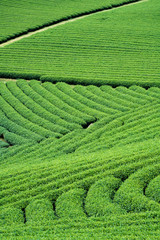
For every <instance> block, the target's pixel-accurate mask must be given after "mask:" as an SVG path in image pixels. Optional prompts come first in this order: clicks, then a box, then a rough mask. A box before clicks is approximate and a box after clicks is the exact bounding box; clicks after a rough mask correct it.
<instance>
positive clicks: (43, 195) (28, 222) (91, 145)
mask: <svg viewBox="0 0 160 240" xmlns="http://www.w3.org/2000/svg"><path fill="white" fill-rule="evenodd" d="M159 93H160V89H159V88H156V87H152V88H148V89H144V88H141V87H138V86H131V87H129V88H126V87H122V86H121V87H117V88H112V87H110V86H107V85H105V86H101V87H95V86H91V85H90V86H86V87H84V86H80V85H76V86H70V85H68V84H66V83H57V84H55V85H53V84H52V83H40V82H38V81H35V80H33V81H30V82H26V81H23V80H19V81H17V82H7V83H6V84H4V83H1V84H0V109H1V110H0V111H1V114H0V125H1V128H0V129H1V138H4V140H5V141H6V142H4V141H3V144H2V146H1V149H0V153H1V157H0V161H1V169H2V170H1V171H0V179H1V184H0V190H1V192H0V231H1V232H2V235H3V237H4V239H11V237H12V239H25V238H26V239H36V238H38V237H39V238H40V239H41V238H43V237H44V238H46V239H53V237H54V236H55V239H69V238H71V239H74V238H75V237H76V238H77V239H85V238H87V240H88V239H93V237H95V238H97V239H98V238H100V237H101V238H102V239H106V235H107V238H108V239H121V236H122V235H123V236H124V239H132V238H133V239H134V238H135V231H136V236H137V239H147V237H148V239H149V238H151V237H153V238H154V239H158V236H159V233H160V232H159V230H158V225H159V220H160V195H159V194H160V192H159V176H160V175H159V172H160V157H159V156H160V150H159V144H160V136H159V128H160V125H159V118H160V94H159ZM7 142H8V144H10V147H8V145H7ZM13 229H14V230H13ZM17 234H18V235H19V237H17ZM24 237H25V238H24Z"/></svg>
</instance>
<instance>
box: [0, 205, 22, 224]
mask: <svg viewBox="0 0 160 240" xmlns="http://www.w3.org/2000/svg"><path fill="white" fill-rule="evenodd" d="M23 223H24V216H23V212H22V210H20V209H18V208H12V207H9V208H4V209H1V211H0V227H2V226H5V227H6V226H10V225H15V224H16V225H18V224H23Z"/></svg>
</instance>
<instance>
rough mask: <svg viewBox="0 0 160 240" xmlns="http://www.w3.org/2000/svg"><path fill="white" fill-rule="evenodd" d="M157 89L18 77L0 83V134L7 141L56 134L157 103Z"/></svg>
mask: <svg viewBox="0 0 160 240" xmlns="http://www.w3.org/2000/svg"><path fill="white" fill-rule="evenodd" d="M158 91H159V88H150V89H148V90H145V89H143V88H140V87H136V86H135V87H132V88H129V89H127V88H125V87H117V88H115V89H114V88H112V87H109V86H102V87H101V88H98V87H94V86H88V87H82V86H76V87H74V88H72V87H71V86H69V85H67V84H65V83H57V84H56V85H53V84H51V83H44V84H40V83H39V82H38V81H31V82H29V83H28V82H25V81H22V80H19V81H17V82H16V83H15V82H8V83H7V84H4V83H1V84H0V110H1V127H2V128H3V131H1V135H2V134H3V136H4V138H5V139H6V140H7V141H8V142H9V143H10V144H11V145H14V144H22V143H25V142H29V141H31V142H40V141H41V140H43V139H44V138H48V137H57V138H59V137H62V136H63V135H64V134H67V133H69V132H70V131H73V130H76V129H81V128H82V127H84V128H85V127H87V126H88V125H89V124H90V123H93V122H95V121H96V120H97V119H102V118H106V117H109V116H111V118H112V119H114V118H115V117H116V118H117V116H120V114H122V112H124V113H126V112H128V111H131V110H134V109H135V110H136V109H137V108H139V107H140V106H144V105H149V104H153V103H155V104H156V103H159V95H158ZM143 112H144V111H143ZM114 116H115V117H114ZM122 121H123V119H122ZM120 125H121V123H120Z"/></svg>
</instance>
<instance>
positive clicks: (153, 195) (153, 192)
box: [145, 176, 160, 203]
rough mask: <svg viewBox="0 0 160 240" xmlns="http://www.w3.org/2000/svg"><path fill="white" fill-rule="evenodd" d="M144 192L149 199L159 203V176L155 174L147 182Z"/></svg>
mask: <svg viewBox="0 0 160 240" xmlns="http://www.w3.org/2000/svg"><path fill="white" fill-rule="evenodd" d="M145 194H146V196H147V197H149V198H150V199H152V200H154V201H156V202H158V203H160V176H157V177H156V178H154V179H153V180H152V181H151V182H150V183H149V184H148V186H147V188H146V191H145Z"/></svg>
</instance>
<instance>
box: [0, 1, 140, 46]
mask: <svg viewBox="0 0 160 240" xmlns="http://www.w3.org/2000/svg"><path fill="white" fill-rule="evenodd" d="M135 1H136V0H116V1H115V0H109V1H107V2H106V1H104V0H100V1H98V2H97V1H95V0H90V1H84V0H81V1H80V2H79V1H71V0H67V1H63V2H60V3H59V2H57V1H53V0H49V1H47V2H46V1H44V0H40V1H38V4H37V3H35V1H33V0H32V1H26V0H21V1H18V0H14V1H11V0H2V1H1V2H0V28H1V32H0V42H4V41H6V40H8V39H10V38H11V39H12V38H14V37H16V36H19V35H22V34H25V33H26V32H28V31H34V30H36V29H39V28H42V27H44V26H48V25H51V24H54V23H56V22H59V21H62V20H65V19H67V18H73V17H74V16H78V15H81V14H84V13H90V12H95V11H98V10H100V9H107V8H111V7H114V6H119V5H121V4H124V3H130V2H135ZM62 7H63V11H62ZM4 20H5V24H4Z"/></svg>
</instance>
